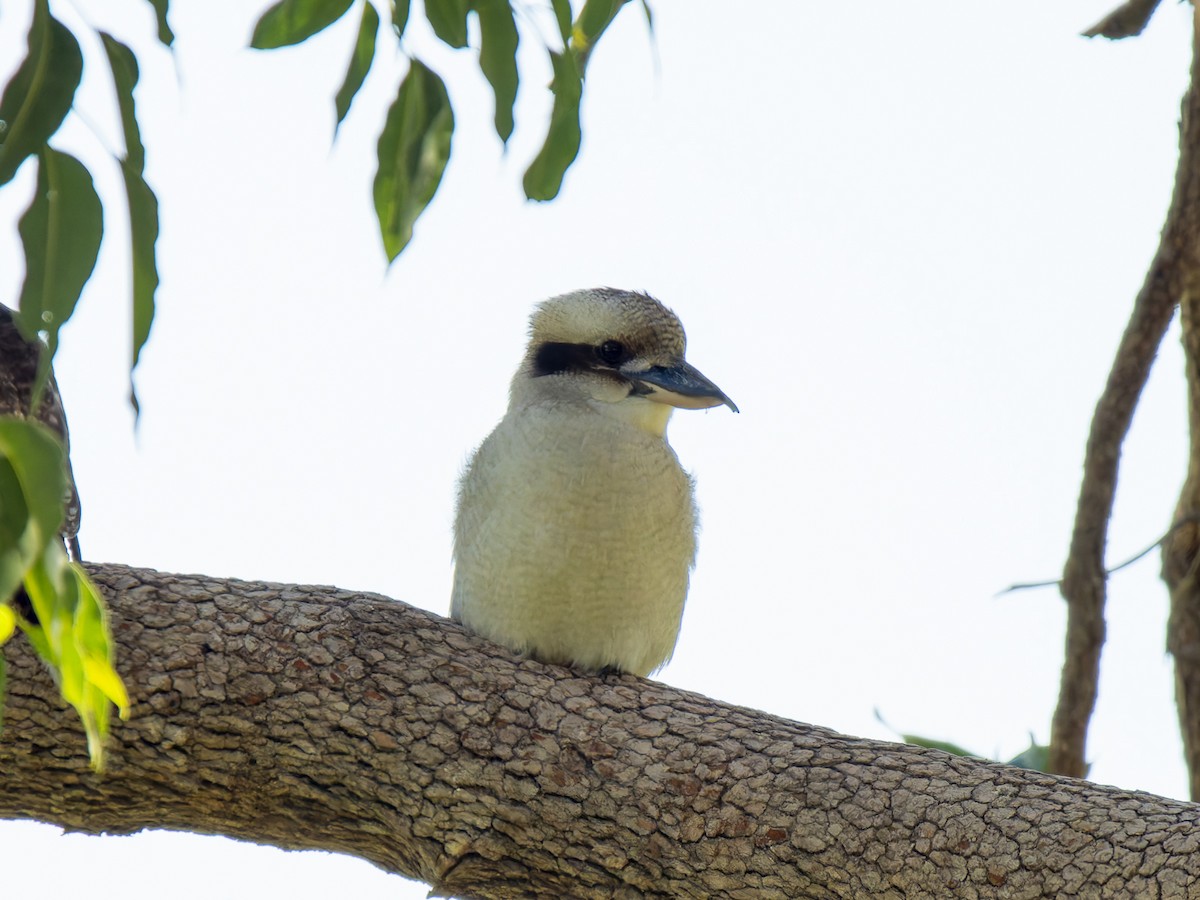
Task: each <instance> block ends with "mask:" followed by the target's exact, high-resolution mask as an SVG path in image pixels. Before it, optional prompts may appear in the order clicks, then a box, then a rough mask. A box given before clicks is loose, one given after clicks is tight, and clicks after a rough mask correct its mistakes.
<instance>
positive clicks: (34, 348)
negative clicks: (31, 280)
mask: <svg viewBox="0 0 1200 900" xmlns="http://www.w3.org/2000/svg"><path fill="white" fill-rule="evenodd" d="M46 352H48V351H47V350H46V347H45V346H44V345H43V344H42V343H41V342H40V341H27V340H26V339H25V336H24V335H23V334H21V331H20V329H19V328H17V323H16V320H15V319H14V318H13V312H12V310H11V309H9V308H8V307H7V306H3V305H0V416H17V417H18V418H22V419H29V418H32V419H35V420H36V421H38V422H41V423H42V424H43V425H45V426H46V427H47V428H49V429H50V431H51V432H53V433H54V435H55V437H57V438H58V439H59V441H61V442H62V447H63V465H64V466H65V467H66V470H67V471H66V475H67V496H66V498H65V512H66V516H65V518H64V519H63V524H62V539H63V543H64V544H65V545H66V548H67V553H68V555H69V556H70V558H71V559H72V560H74V561H76V562H78V561H79V560H80V558H81V557H80V552H79V519H80V506H79V492H78V491H77V490H76V489H75V475H74V473H73V472H72V471H71V457H70V450H71V443H70V438H69V437H68V435H67V415H66V413H65V412H64V411H63V405H62V398H61V397H60V396H59V393H58V385H57V384H56V383H55V381H54V375H53V374H52V375H50V378H49V381H47V383H46V387H45V389H44V390H43V391H42V396H41V399H40V402H39V403H38V406H37V409H32V408H31V407H32V403H33V388H34V385H35V383H36V381H37V369H38V360H39V359H40V357H41V355H42V354H43V353H46Z"/></svg>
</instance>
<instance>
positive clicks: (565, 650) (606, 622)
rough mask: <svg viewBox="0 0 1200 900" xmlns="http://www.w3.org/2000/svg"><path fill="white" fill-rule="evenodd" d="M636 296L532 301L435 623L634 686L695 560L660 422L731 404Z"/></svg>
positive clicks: (675, 622)
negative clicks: (520, 355) (443, 620)
mask: <svg viewBox="0 0 1200 900" xmlns="http://www.w3.org/2000/svg"><path fill="white" fill-rule="evenodd" d="M684 348H685V338H684V334H683V326H682V325H681V324H680V322H679V319H678V318H676V316H675V314H674V313H672V312H671V311H670V310H669V309H667V308H666V307H665V306H663V305H662V304H661V303H659V302H658V301H657V300H655V299H654V298H653V297H650V296H648V295H646V294H639V293H634V292H632V291H619V290H614V289H611V288H599V289H595V290H585V291H576V292H575V293H571V294H565V295H563V296H561V297H555V298H553V299H551V300H547V301H545V302H544V303H542V304H540V305H539V306H538V307H537V309H536V310H535V311H534V314H533V317H532V319H531V320H530V337H529V346H528V348H527V349H526V351H525V358H524V360H522V362H521V365H520V367H519V368H518V369H517V373H516V375H515V376H513V380H512V387H511V391H510V400H509V404H508V412H507V413H506V414H505V416H504V418H503V419H502V420H501V421H500V424H499V425H497V426H496V430H495V431H493V432H492V433H491V434H490V435H489V436H488V438H487V439H486V440H485V441H484V442H483V444H482V445H481V446H480V447H479V449H478V450H477V451H476V452H475V455H474V457H473V458H472V459H471V461H470V463H469V464H468V465H467V468H466V471H465V472H464V473H463V476H462V481H461V482H460V484H459V494H458V515H457V518H456V521H455V525H454V558H455V570H454V594H453V598H452V600H451V604H450V614H451V616H453V617H454V618H455V619H456V620H458V621H459V622H462V623H463V625H465V626H466V627H467V628H469V629H470V630H471V631H474V632H476V633H478V634H480V635H482V636H484V637H486V638H489V639H491V640H493V641H496V642H498V643H501V644H504V645H506V646H507V647H509V648H511V649H512V650H515V651H517V652H518V653H523V654H528V655H530V656H533V657H535V658H537V659H540V660H542V661H543V662H550V663H561V664H564V665H573V666H576V667H578V668H581V669H585V670H588V671H593V672H595V671H601V670H618V671H622V672H632V673H635V674H637V675H648V674H649V673H650V672H652V671H654V670H655V669H657V668H659V667H660V666H662V665H663V664H664V663H665V662H666V661H667V660H668V659H669V658H670V656H671V652H672V651H673V650H674V648H675V639H676V637H677V636H678V634H679V621H680V617H681V616H682V614H683V601H684V597H685V596H686V595H687V589H688V573H689V571H690V570H691V567H692V564H693V562H694V560H695V556H696V507H695V503H694V501H693V498H692V480H691V477H690V476H689V475H688V474H687V473H686V472H685V471H684V470H683V469H682V468H681V467H680V465H679V460H678V458H677V457H676V456H675V452H674V451H673V450H672V449H671V447H670V445H669V444H668V443H667V439H666V428H667V420H668V419H670V417H671V412H672V411H673V410H674V409H675V408H676V407H680V408H683V409H706V408H709V407H713V406H720V405H721V404H725V405H726V406H728V407H729V408H730V409H732V410H733V411H734V412H737V407H736V406H735V405H734V403H733V401H732V400H730V399H729V398H728V397H726V396H725V394H724V393H722V391H721V389H720V388H718V387H717V386H716V385H715V384H713V383H712V382H711V381H709V380H708V379H707V378H705V377H704V376H703V375H701V374H700V372H699V371H697V370H696V369H694V368H692V366H690V365H689V364H688V363H687V362H686V361H685V360H684V358H683V354H684Z"/></svg>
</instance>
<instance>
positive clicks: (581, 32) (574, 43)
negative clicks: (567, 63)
mask: <svg viewBox="0 0 1200 900" xmlns="http://www.w3.org/2000/svg"><path fill="white" fill-rule="evenodd" d="M627 2H628V0H587V3H585V4H584V6H583V11H582V12H580V13H579V18H578V19H576V20H575V27H574V29H573V30H572V32H571V50H572V51H573V52H574V53H575V58H576V59H577V61H578V62H579V70H580V71H581V72H582V71H583V70H584V69H585V68H586V67H587V62H588V60H589V59H590V58H591V55H592V50H593V49H594V48H595V46H596V42H597V41H598V40H600V36H601V35H602V34H604V32H605V31H607V30H608V26H609V25H611V24H612V22H613V19H615V18H616V16H617V13H619V12H620V11H621V7H622V6H624V5H625V4H626V3H627Z"/></svg>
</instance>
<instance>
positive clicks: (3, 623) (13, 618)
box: [0, 603, 17, 645]
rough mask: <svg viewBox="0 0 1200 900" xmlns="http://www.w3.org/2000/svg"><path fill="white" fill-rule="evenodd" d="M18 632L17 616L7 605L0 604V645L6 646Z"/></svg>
mask: <svg viewBox="0 0 1200 900" xmlns="http://www.w3.org/2000/svg"><path fill="white" fill-rule="evenodd" d="M16 630H17V614H16V613H15V612H13V611H12V607H11V606H9V605H8V604H7V603H0V645H2V644H4V643H5V642H6V641H7V640H8V639H9V638H10V637H12V636H13V632H14V631H16Z"/></svg>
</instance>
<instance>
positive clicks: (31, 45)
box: [0, 0, 83, 185]
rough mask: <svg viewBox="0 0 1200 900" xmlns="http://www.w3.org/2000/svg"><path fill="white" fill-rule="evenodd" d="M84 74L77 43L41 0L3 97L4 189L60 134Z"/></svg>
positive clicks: (0, 164)
mask: <svg viewBox="0 0 1200 900" xmlns="http://www.w3.org/2000/svg"><path fill="white" fill-rule="evenodd" d="M82 74H83V55H82V54H81V53H80V52H79V42H78V41H76V40H75V36H74V35H73V34H71V32H70V31H69V30H68V29H67V27H66V26H65V25H63V24H62V23H61V22H59V21H58V20H57V19H55V18H54V17H53V16H52V15H50V7H49V5H48V3H47V0H37V2H35V3H34V7H33V21H32V23H31V24H30V26H29V37H28V50H27V52H26V55H25V59H24V60H22V61H21V65H20V66H19V67H18V68H17V71H16V73H14V75H13V77H12V78H11V79H10V80H9V82H8V84H7V85H5V87H4V94H3V95H0V185H4V184H7V183H8V182H9V181H11V180H12V178H13V176H14V175H15V174H16V172H17V169H18V168H19V167H20V165H21V163H23V162H24V161H25V160H26V159H27V158H28V157H30V156H32V155H33V154H35V153H37V152H38V151H39V150H40V149H41V148H42V147H44V146H45V144H46V141H48V140H49V139H50V136H51V135H52V134H54V132H56V131H58V126H59V125H61V124H62V121H63V119H64V118H65V117H66V115H67V111H68V110H70V108H71V103H72V102H73V101H74V98H75V89H76V88H77V87H79V79H80V77H81V76H82Z"/></svg>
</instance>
